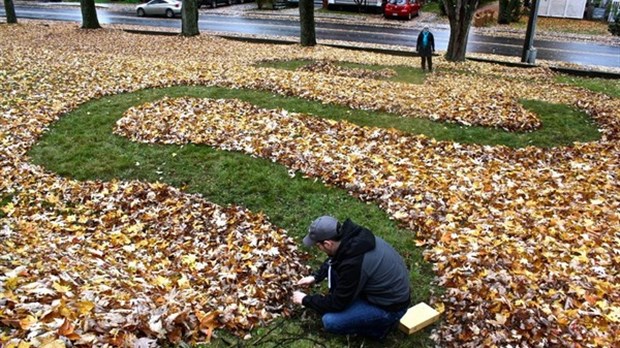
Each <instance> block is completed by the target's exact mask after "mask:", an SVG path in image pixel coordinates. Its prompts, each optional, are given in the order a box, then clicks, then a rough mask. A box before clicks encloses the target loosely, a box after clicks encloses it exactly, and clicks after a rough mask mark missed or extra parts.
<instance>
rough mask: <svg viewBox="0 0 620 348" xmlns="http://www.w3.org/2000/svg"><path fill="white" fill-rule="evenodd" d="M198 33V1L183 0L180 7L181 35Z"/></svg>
mask: <svg viewBox="0 0 620 348" xmlns="http://www.w3.org/2000/svg"><path fill="white" fill-rule="evenodd" d="M213 1H215V0H213ZM199 34H200V31H199V30H198V2H197V0H183V7H182V8H181V35H183V36H196V35H199Z"/></svg>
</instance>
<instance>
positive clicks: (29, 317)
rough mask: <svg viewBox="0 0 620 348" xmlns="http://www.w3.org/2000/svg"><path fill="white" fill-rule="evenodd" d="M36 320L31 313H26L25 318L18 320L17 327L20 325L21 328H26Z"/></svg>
mask: <svg viewBox="0 0 620 348" xmlns="http://www.w3.org/2000/svg"><path fill="white" fill-rule="evenodd" d="M37 322H38V319H37V318H35V317H34V316H32V315H27V316H26V317H25V318H22V319H20V320H19V327H21V328H22V330H28V329H29V328H30V327H31V326H32V325H34V324H36V323H37Z"/></svg>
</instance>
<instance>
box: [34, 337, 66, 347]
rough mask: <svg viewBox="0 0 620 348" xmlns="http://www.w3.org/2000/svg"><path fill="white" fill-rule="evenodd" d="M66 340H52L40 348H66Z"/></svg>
mask: <svg viewBox="0 0 620 348" xmlns="http://www.w3.org/2000/svg"><path fill="white" fill-rule="evenodd" d="M65 347H66V345H65V342H64V341H63V340H59V339H58V340H52V341H49V342H46V343H43V344H42V345H41V346H40V348H65Z"/></svg>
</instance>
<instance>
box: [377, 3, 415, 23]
mask: <svg viewBox="0 0 620 348" xmlns="http://www.w3.org/2000/svg"><path fill="white" fill-rule="evenodd" d="M420 7H421V5H420V1H419V0H389V1H388V2H387V4H385V9H384V10H383V11H384V12H383V15H384V16H385V18H394V17H400V18H407V19H411V18H413V17H415V16H417V15H418V14H419V12H420Z"/></svg>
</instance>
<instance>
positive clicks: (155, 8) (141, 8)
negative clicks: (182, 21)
mask: <svg viewBox="0 0 620 348" xmlns="http://www.w3.org/2000/svg"><path fill="white" fill-rule="evenodd" d="M181 6H182V4H181V1H177V0H151V1H149V2H147V3H146V4H142V5H138V6H136V12H137V14H138V17H144V16H166V17H168V18H173V17H175V16H177V15H179V16H180V15H181Z"/></svg>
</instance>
